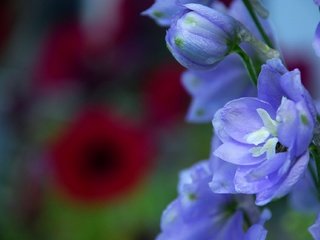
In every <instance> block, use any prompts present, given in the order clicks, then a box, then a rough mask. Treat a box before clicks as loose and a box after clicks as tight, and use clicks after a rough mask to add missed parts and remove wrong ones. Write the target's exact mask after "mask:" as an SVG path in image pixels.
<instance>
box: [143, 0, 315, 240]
mask: <svg viewBox="0 0 320 240" xmlns="http://www.w3.org/2000/svg"><path fill="white" fill-rule="evenodd" d="M315 3H316V4H317V5H319V1H315ZM144 14H145V15H148V16H150V17H151V18H153V19H154V20H155V21H156V22H157V23H158V24H159V25H161V26H164V27H168V30H167V35H166V38H165V39H166V43H167V46H168V49H169V50H170V52H171V53H172V55H173V56H174V57H175V59H176V60H177V61H178V62H179V63H180V64H181V65H183V66H184V67H186V68H187V70H186V72H184V73H183V74H182V77H181V80H182V84H183V86H184V87H185V89H186V90H187V92H188V93H189V94H190V95H191V96H192V103H191V106H190V109H189V111H188V114H187V120H188V121H191V122H209V121H212V123H213V128H214V136H213V141H212V148H213V149H212V155H211V157H210V159H209V160H208V161H205V162H201V163H199V164H196V165H194V166H193V167H191V168H190V169H188V170H185V171H183V172H182V173H181V175H180V183H179V196H178V198H177V199H176V200H175V201H174V202H172V203H171V204H170V205H169V207H168V208H167V209H166V210H165V211H164V213H163V216H162V223H161V228H162V233H161V234H160V235H159V236H158V239H159V240H162V239H183V240H185V239H200V240H202V239H219V240H220V239H221V240H223V239H265V237H266V233H267V232H266V230H265V229H264V228H263V225H262V223H263V222H264V221H265V220H267V219H268V217H266V216H265V214H266V213H265V212H264V213H262V214H261V215H260V211H259V210H258V208H257V207H256V206H255V205H254V203H253V202H251V200H250V199H252V195H255V196H256V200H255V204H256V205H258V206H263V205H266V204H268V203H269V202H271V201H272V200H274V199H278V198H281V197H283V196H285V195H287V194H288V193H291V192H292V196H295V197H292V198H291V199H294V205H296V206H299V205H300V206H301V205H302V204H301V202H303V199H302V198H299V197H296V196H297V195H296V194H295V191H296V189H298V186H299V185H300V186H301V185H303V184H304V181H305V179H306V176H307V178H308V179H309V180H310V179H311V184H312V186H311V187H308V188H305V189H307V190H310V189H312V191H314V189H316V188H315V186H317V187H318V189H319V187H320V180H319V179H320V150H319V147H320V146H319V144H318V142H317V141H316V140H315V139H317V138H318V137H319V136H318V133H317V131H316V130H315V129H317V128H318V126H319V123H318V118H317V111H316V108H315V105H314V103H313V100H312V98H311V96H310V94H309V92H308V91H307V90H306V89H305V87H304V86H303V85H302V83H301V76H300V71H299V69H294V70H288V69H287V67H286V64H285V62H284V60H283V57H282V56H281V54H280V53H279V52H280V50H279V48H278V43H277V42H276V41H275V38H274V34H273V32H272V30H271V28H270V26H269V24H268V20H267V17H268V12H267V10H266V9H265V8H264V7H263V6H262V5H261V3H260V1H257V0H234V1H232V3H231V5H230V6H228V7H226V6H225V5H224V4H223V2H222V1H218V0H217V1H201V0H198V1H197V0H193V1H182V0H180V1H179V0H177V1H174V0H166V1H156V2H155V4H154V5H153V6H152V7H151V8H149V9H148V10H146V11H145V12H144ZM319 29H320V28H319V27H318V29H317V31H316V39H315V42H314V47H315V49H316V51H318V52H320V51H319V49H320V47H319V46H320V44H319V42H320V41H319V39H320V37H319V36H320V30H319ZM318 35H319V36H318ZM250 80H251V83H253V84H252V85H251V83H250ZM310 156H311V158H310ZM308 169H309V170H310V173H309V172H308V171H309V170H308ZM318 171H319V172H318ZM309 182H310V181H309ZM316 191H318V190H316ZM306 194H308V193H306ZM317 194H318V195H317V196H319V192H318V193H317ZM309 195H310V196H314V195H312V193H311V192H310V193H309ZM309 199H311V200H310V201H312V203H315V202H317V203H316V204H319V200H317V198H315V197H311V198H309ZM313 209H319V208H317V207H315V208H313ZM309 231H310V233H311V234H312V236H313V237H314V238H315V239H320V238H319V233H318V232H320V227H319V217H318V220H317V221H316V223H315V224H314V225H312V226H311V227H310V228H309Z"/></svg>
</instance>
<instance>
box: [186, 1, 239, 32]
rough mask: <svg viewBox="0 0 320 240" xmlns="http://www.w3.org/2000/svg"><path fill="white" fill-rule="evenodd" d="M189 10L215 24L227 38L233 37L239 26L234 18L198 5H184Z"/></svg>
mask: <svg viewBox="0 0 320 240" xmlns="http://www.w3.org/2000/svg"><path fill="white" fill-rule="evenodd" d="M184 6H185V7H187V8H188V9H190V10H193V11H195V12H197V13H198V14H200V15H202V16H203V17H205V18H207V19H208V20H209V21H211V22H213V23H215V24H216V25H217V26H219V27H220V28H221V29H222V30H223V31H224V32H225V33H226V34H227V35H228V36H229V37H234V36H235V34H236V31H237V29H238V26H239V24H240V23H239V22H238V21H237V20H235V19H234V18H232V17H230V16H229V15H226V14H224V13H221V12H219V11H216V10H214V9H212V8H209V7H206V6H203V5H200V4H193V3H190V4H186V5H184Z"/></svg>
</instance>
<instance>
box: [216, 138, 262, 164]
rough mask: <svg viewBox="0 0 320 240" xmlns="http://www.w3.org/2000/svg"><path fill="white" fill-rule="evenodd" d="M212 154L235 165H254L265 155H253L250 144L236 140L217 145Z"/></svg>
mask: <svg viewBox="0 0 320 240" xmlns="http://www.w3.org/2000/svg"><path fill="white" fill-rule="evenodd" d="M214 155H215V156H216V157H218V158H221V159H222V160H224V161H226V162H229V163H233V164H236V165H254V164H257V163H260V162H262V161H263V160H265V157H262V156H260V157H253V156H252V155H251V152H250V145H247V144H241V143H237V142H234V141H233V142H232V141H229V142H225V143H223V144H222V145H221V146H219V147H218V148H217V149H216V150H215V151H214Z"/></svg>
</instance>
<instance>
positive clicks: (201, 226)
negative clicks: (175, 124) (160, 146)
mask: <svg viewBox="0 0 320 240" xmlns="http://www.w3.org/2000/svg"><path fill="white" fill-rule="evenodd" d="M211 178H212V172H211V169H210V165H209V162H207V161H204V162H201V163H198V164H196V165H194V166H192V167H191V168H190V169H187V170H185V171H183V172H182V173H181V174H180V182H179V186H178V190H179V197H178V198H177V199H176V200H174V201H173V202H172V203H171V204H170V205H169V206H168V207H167V209H166V210H165V211H164V213H163V215H162V220H161V229H162V233H161V234H160V235H159V236H158V237H157V240H171V239H172V240H173V239H174V240H180V239H181V240H193V239H217V240H256V239H261V240H263V239H265V237H266V234H267V231H266V230H265V229H264V228H263V224H264V222H265V221H266V220H267V219H269V218H270V212H268V211H267V210H266V211H264V212H263V213H262V214H261V215H260V212H259V210H258V208H257V207H256V206H254V204H253V201H252V198H251V197H250V196H244V195H238V196H235V195H225V194H214V193H212V192H211V191H210V189H209V187H208V182H209V181H210V179H211Z"/></svg>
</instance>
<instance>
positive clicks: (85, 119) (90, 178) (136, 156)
mask: <svg viewBox="0 0 320 240" xmlns="http://www.w3.org/2000/svg"><path fill="white" fill-rule="evenodd" d="M152 157H153V147H152V144H151V141H150V138H149V136H148V135H147V134H146V133H145V132H144V131H143V130H141V129H139V128H137V127H134V126H133V125H132V124H131V123H130V122H129V121H128V120H127V119H122V118H119V117H117V116H115V115H114V114H113V113H112V112H110V111H105V109H102V108H95V109H89V110H86V111H84V112H82V113H81V114H80V116H78V117H77V118H76V119H75V120H74V121H73V122H72V124H71V126H69V128H67V129H66V130H65V131H64V132H63V133H62V134H61V135H60V136H59V137H58V138H57V140H56V142H55V144H54V147H53V151H52V164H53V170H54V171H53V172H54V181H55V183H56V184H57V186H58V187H59V189H60V190H61V191H62V192H64V193H66V194H67V195H68V196H70V197H72V198H73V199H75V200H78V201H81V202H104V201H107V200H108V199H110V198H113V197H116V196H118V195H119V194H121V193H124V192H126V191H128V190H130V189H132V188H133V187H134V186H135V185H136V184H137V183H138V182H139V180H141V179H142V177H143V176H145V175H146V173H147V170H148V169H149V167H150V163H151V161H152Z"/></svg>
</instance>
